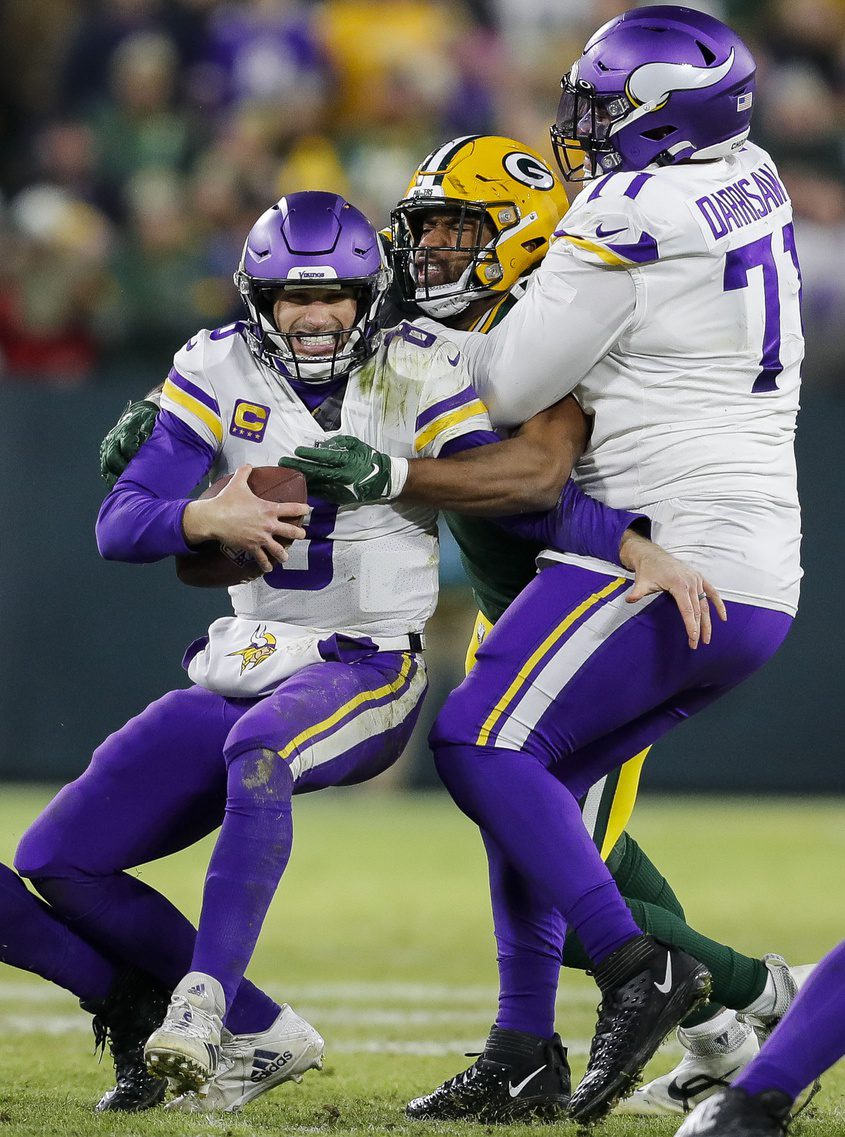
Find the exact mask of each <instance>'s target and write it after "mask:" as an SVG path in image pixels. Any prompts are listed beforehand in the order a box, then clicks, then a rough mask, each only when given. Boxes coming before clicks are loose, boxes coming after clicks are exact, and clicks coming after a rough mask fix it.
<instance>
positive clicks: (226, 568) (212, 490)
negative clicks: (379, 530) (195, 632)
mask: <svg viewBox="0 0 845 1137" xmlns="http://www.w3.org/2000/svg"><path fill="white" fill-rule="evenodd" d="M231 478H232V475H231V474H227V475H226V477H225V478H218V479H217V481H216V482H214V484H213V485H210V486H209V487H208V489H207V490H205V491H204V492H203V493H201V494H200V495H199V500H201V501H202V500H204V499H206V498H210V497H217V495H218V494H219V493H220V491H221V490H222V489H224V488H225V487H226V486H227V485H228V484H229V481H230V480H231ZM248 484H249V488H250V489H251V490H252V492H253V493H254V494H255V496H256V497H260V498H263V499H264V500H265V501H278V502H283V501H303V502H305V501H307V500H308V489H307V487H306V485H305V478H304V477H303V476H302V474H300V472H299V470H289V469H288V468H287V467H286V466H256V467H255V468H254V469H253V470H252V471H251V473H250V475H249V482H248ZM280 543H281V544H283V545H285V546H287V545H289V544H290V541H286V540H282V541H281V542H280ZM175 560H176V575H177V576H178V577H179V579H180V580H181V581H182V583H183V584H190V585H191V586H192V587H194V588H229V587H231V585H233V584H245V583H246V582H247V581H249V580H256V579H257V578H258V577H259V576H261V569H260V568H259V567H258V565H257V564H256V563H255V561H254V560H253V559H252V557H250V556H249V555H248V554H246V553H243V552H239V551H238V550H236V549H229V548H228V547H226V548H224V546H222V545H221V544H220V542H219V541H204V542H203V544H201V545H197V551H196V552H195V553H182V554H180V555H178V556H177V557H176V558H175Z"/></svg>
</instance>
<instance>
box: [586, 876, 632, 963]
mask: <svg viewBox="0 0 845 1137" xmlns="http://www.w3.org/2000/svg"><path fill="white" fill-rule="evenodd" d="M569 921H570V923H571V925H572V927H573V928H574V929H575V930H576V931H577V933H578V939H579V940H580V941H581V944H582V946H583V948H584V951H585V952H586V953H587V956H588V958H589V960H590V962H591V963H592V965H593V967H597V966H598V965H599V964H600V963H601V962H602V960H604V959H606V958H607V957H608V956H609V955H610V953H611V952H614V951H616V949H617V948H620V947H622V945H623V944H625V943H627V942H628V940H632V939H633V938H634V937H635V936H641V935H642V934H643V933H642V930H641V929H640V928H639V926H638V925H637V923H636V921H635V920H634V917H633V916H632V915H631V909H630V908H629V907H628V905H627V904H626V903H625V901H624V900H623V899H622V896H621V895H620V893H619V889H618V887H617V885H616V881H615V880H608V881H605V882H604V883H603V884H597V885H594V886H593V887H592V888H591V889H590V891H589V892H585V893H584V895H583V896H582V897H581V898H580V899H579V900H577V901H576V902H575V904H573V905H572V907H571V908H570V910H569Z"/></svg>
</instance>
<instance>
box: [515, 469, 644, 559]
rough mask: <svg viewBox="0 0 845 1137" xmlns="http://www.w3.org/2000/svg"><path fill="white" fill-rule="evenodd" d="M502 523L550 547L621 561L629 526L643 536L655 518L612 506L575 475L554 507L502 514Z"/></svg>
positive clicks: (521, 535) (521, 534)
mask: <svg viewBox="0 0 845 1137" xmlns="http://www.w3.org/2000/svg"><path fill="white" fill-rule="evenodd" d="M498 524H499V525H501V527H502V528H503V529H506V530H507V531H508V532H509V533H515V534H517V535H518V536H520V537H529V538H531V539H532V540H534V541H540V542H541V543H542V544H544V545H546V546H548V547H549V548H552V549H560V551H561V552H565V553H578V554H580V555H581V556H584V557H597V558H598V559H599V560H601V561H610V563H611V564H619V545H620V543H621V541H622V534H623V533H624V532H625V530H626V529H630V528H635V529H636V531H637V532H638V533H639V534H641V536H643V537H648V536H649V534H650V532H651V521H650V520H649V518H648V517H646V516H645V514H643V513H630V512H629V511H628V510H627V509H612V508H611V507H610V506H609V505H605V504H604V503H603V502H600V501H596V500H595V498H592V497H588V496H587V494H585V493H583V492H582V491H581V490H580V489H579V488H578V486H576V484H575V483H574V482H573V481H572V480H571V479H570V480H569V481H568V482H567V483H566V485H565V486H564V487H563V490H562V491H561V494H560V497H559V498H558V500H557V505H556V506H555V507H554V509H550V510H549V511H548V512H547V513H525V514H522V515H520V516H517V517H500V518H498Z"/></svg>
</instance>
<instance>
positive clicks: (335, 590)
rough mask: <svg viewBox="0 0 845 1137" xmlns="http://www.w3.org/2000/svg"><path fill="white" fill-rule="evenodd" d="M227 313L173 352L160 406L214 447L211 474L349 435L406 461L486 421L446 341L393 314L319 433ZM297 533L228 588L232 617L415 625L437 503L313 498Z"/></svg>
mask: <svg viewBox="0 0 845 1137" xmlns="http://www.w3.org/2000/svg"><path fill="white" fill-rule="evenodd" d="M242 327H243V325H242V324H241V323H240V322H238V323H235V324H232V325H230V326H228V327H225V328H218V329H217V330H215V331H212V332H208V331H201V332H199V333H198V334H197V335H196V336H195V337H194V338H193V339H192V340H189V342H188V343H187V344H186V345H185V346H184V347H183V348H182V349H181V350H180V351H179V352H178V353H177V354H176V356H175V358H174V366H173V370H172V371H171V373H170V377H169V378H168V379H167V381H166V382H165V384H164V390H163V393H162V400H161V406H162V409H163V410H166V411H169V412H171V413H172V414H174V415H176V416H177V417H178V418H179V419H181V421H182V422H183V423H185V424H186V425H187V426H188V427H190V429H191V430H192V431H194V432H195V433H196V435H197V436H198V437H199V438H201V439H202V440H203V441H204V442H205V443H206V444H207V445H209V446H211V447H212V448H213V450H214V453H215V460H214V466H213V469H212V472H211V476H212V479H215V478H218V477H222V476H223V475H225V474H231V473H233V472H234V471H235V470H236V469H238V467H239V466H242V465H243V464H244V463H246V462H248V463H250V464H251V465H253V466H274V465H276V463H277V461H278V459H279V458H280V457H282V455H292V454H293V452H294V450H295V448H296V447H297V446H302V445H314V443H316V442H317V441H323V440H325V439H327V438H331V437H334V436H335V435H337V434H352V435H355V436H357V437H358V438H360V439H363V441H365V442H368V443H369V444H370V445H371V446H374V447H375V448H376V449H378V450H381V451H386V452H388V453H390V454H392V455H396V456H399V457H407V458H416V457H436V456H437V454H438V453H439V452H440V450H441V448H442V447H443V445H444V444H445V443H446V442H448V441H450V440H452V439H454V438H457V437H459V436H460V435H462V434H465V433H468V432H470V431H473V430H479V429H482V430H489V429H490V422H489V418H488V416H487V412H486V409H485V407H484V405H483V403H481V402H480V401H479V399H478V397H477V396H476V394H475V391H474V389H473V388H472V386H471V384H470V382H469V378H468V376H467V372H466V369H465V367H464V363H463V360H462V357H461V353H460V351H458V350H457V349H456V348H455V347H454V345H453V344H451V343H446V342H445V341H443V340H439V339H437V338H436V337H435V336H433V335H430V334H429V333H427V332H424V331H421V330H419V329H417V328H414V327H412V326H411V325H408V324H402V325H400V326H399V327H398V328H396V329H394V330H393V331H391V332H389V333H388V334H387V336H386V342H385V344H384V345H383V346H382V347H381V348H380V349H379V351H378V352H377V353H376V354H375V355H374V356H373V357H372V358H371V359H369V360H367V362H366V363H364V364H363V365H362V366H361V367H358V368H356V369H355V370H353V371H352V372H351V374H350V376H349V380H348V383H347V386H346V390H345V393H344V396H343V402H342V407H341V414H340V425H339V426H338V428H337V429H336V430H331V431H325V430H323V429H322V428H321V426H320V425H319V423H318V422H316V421H315V419H314V418H313V417H312V415H311V413H310V412H309V411H308V409H307V408H306V407H305V405H304V404H303V403H302V402H301V400H300V399H299V398H298V397H297V396H296V394H295V392H294V391H293V389H292V388H291V386H290V384H289V383H288V382H287V381H286V380H285V379H284V378H283V377H282V376H281V375H279V374H278V373H277V372H276V371H275V369H273V368H272V367H270V366H269V365H266V364H264V363H259V362H258V361H257V360H256V359H255V357H254V356H253V355H252V353H251V352H250V350H249V348H248V346H247V343H246V341H245V339H244V336H243V334H242ZM307 528H308V534H309V537H308V539H307V540H302V541H295V542H294V543H293V544H292V545H291V547H290V549H289V550H288V551H289V560H288V561H287V562H286V563H285V564H283V565H277V566H276V567H275V568H274V569H273V571H272V572H271V573H268V574H266V575H265V576H263V577H259V578H258V579H257V580H255V581H253V582H250V583H248V584H242V585H238V586H236V587H234V588H231V589H229V592H230V595H231V598H232V605H233V607H234V611H235V615H236V617H238V618H240V619H241V620H242V621H246V622H247V623H249V624H250V625H253V626H254V625H257V624H258V623H260V622H265V621H274V622H279V623H282V624H287V625H294V626H297V627H304V628H308V629H316V630H318V631H323V632H333V631H343V632H349V633H352V634H359V635H371V636H379V637H391V636H400V635H403V634H407V633H409V632H419V631H422V629H423V628H424V626H425V623H426V621H427V619H428V618H429V616H430V615H431V613H432V611H433V610H434V606H435V603H436V599H437V585H438V554H439V549H438V540H437V528H436V510H434V509H432V508H430V507H427V506H424V505H414V504H407V503H404V502H397V503H388V504H375V505H355V506H337V505H334V504H332V503H329V502H325V501H315V502H314V504H313V509H312V513H311V516H310V519H309V521H308V525H307Z"/></svg>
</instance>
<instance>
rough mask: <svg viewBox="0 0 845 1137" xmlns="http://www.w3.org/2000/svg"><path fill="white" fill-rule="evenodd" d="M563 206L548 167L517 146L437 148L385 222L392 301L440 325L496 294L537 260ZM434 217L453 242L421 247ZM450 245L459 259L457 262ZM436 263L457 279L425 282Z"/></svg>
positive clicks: (487, 139) (470, 142)
mask: <svg viewBox="0 0 845 1137" xmlns="http://www.w3.org/2000/svg"><path fill="white" fill-rule="evenodd" d="M568 204H569V203H568V201H567V198H566V192H565V190H564V188H563V186H562V185H561V184H560V182H559V181H558V179H557V178H556V177H555V175H554V173H553V172H552V170H551V169H550V167H549V165H548V163H547V162H546V161H545V159H544V158H543V157H542V155H540V154H538V153H537V152H536V151H535V150H532V149H531V148H530V147H529V146H525V145H524V144H523V143H522V142H517V141H515V140H514V139H513V138H500V137H497V136H493V135H477V134H476V135H470V136H467V137H464V138H454V139H452V141H451V142H447V143H445V144H444V145H443V146H439V147H438V148H437V149H436V150H434V151H433V152H432V153H431V154H429V155H428V157H427V158H426V159H425V160H424V161H423V162H422V163H421V165H420V166H419V168H418V169H417V170H416V172H415V173H414V176H413V177H412V178H411V183H410V185H409V186H408V189H407V191H406V193H405V196H404V197H403V198H402V200H401V201H400V202H399V204H398V205H397V206H396V208H395V209H394V210H393V212H392V214H391V217H390V221H391V238H392V252H391V259H392V263H393V271H394V276H395V279H396V283H397V286H398V290H399V293H400V296H401V297H402V299H403V300H404V301H406V302H408V303H415V304H417V305H418V306H419V307H420V308H422V309H423V311H424V312H426V313H428V315H430V316H433V317H435V318H436V319H448V318H449V317H450V316H454V315H456V314H457V313H458V312H462V311H463V310H464V309H465V308H466V307H467V305H469V304H470V303H471V302H472V301H473V300H477V299H479V297H482V296H496V295H504V294H505V293H507V292H509V291H510V289H511V288H513V286H514V284H516V282H517V281H518V280H519V278H520V277H521V276H523V275H524V274H525V273H526V272H528V271H529V270H530V269H531V268H533V267H534V265H536V264H539V262H540V261H541V260H542V259H543V257H544V256H545V254H546V252H547V250H548V247H549V238H550V236H551V235H552V233H553V232H554V229H555V226H556V225H557V222H558V221H559V220H560V218H561V216H562V215H563V214H564V213H565V212H566V209H567V206H568ZM438 214H441V215H442V214H445V215H447V216H449V217H451V218H453V219H454V220H455V221H456V225H455V228H454V229H453V232H454V233H455V234H456V236H455V238H454V243H453V244H450V245H445V246H442V247H435V246H432V245H431V244H429V243H428V242H427V243H426V244H425V245H421V243H420V240H421V237H422V234H423V226H424V224H426V223H427V222H428V221H429V219H430V218H432V217H436V216H437V215H438ZM456 246H458V247H459V248H460V249H461V251H462V252H463V253H465V254H466V255H465V257H461V258H460V260H457V261H456V257H455V251H456ZM447 257H450V261H448V262H447V261H446V258H447ZM436 258H437V259H439V260H440V263H441V264H443V263H450V264H451V265H454V266H456V270H457V278H456V279H453V280H452V281H449V282H438V283H432V282H431V281H430V280H429V279H428V277H429V272H428V269H429V265H430V264H432V263H434V260H435V259H436Z"/></svg>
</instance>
